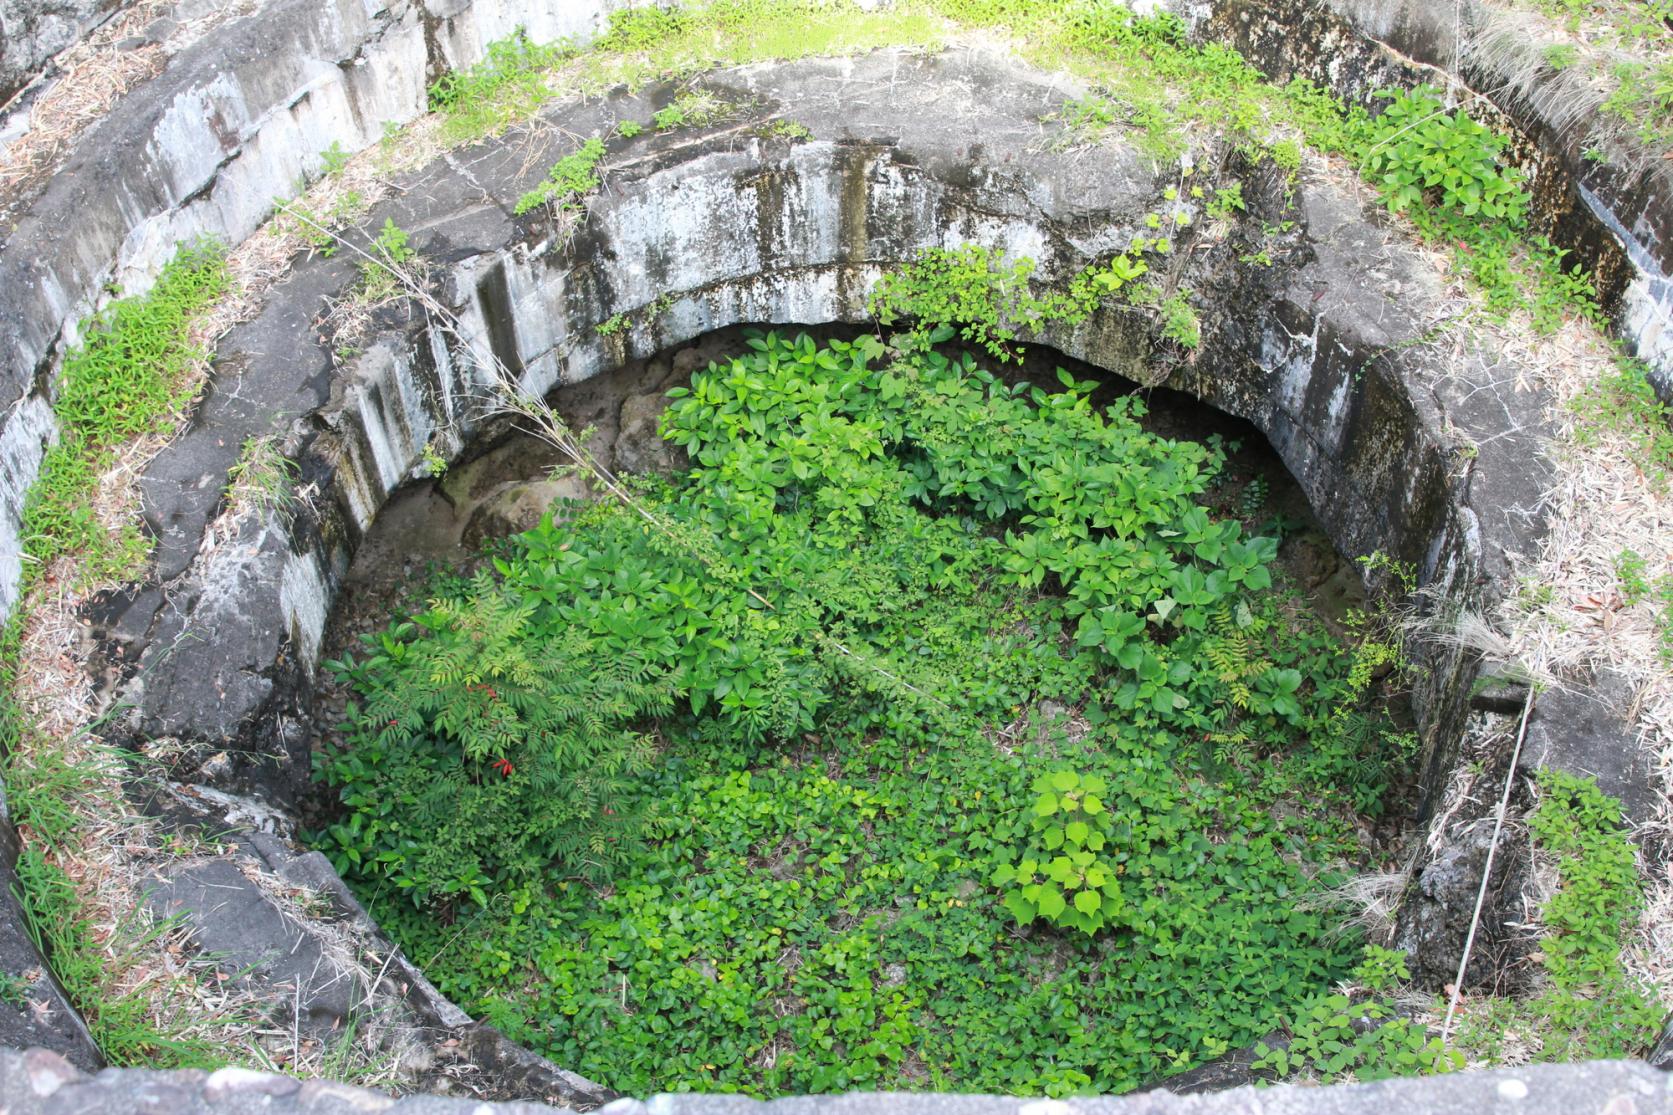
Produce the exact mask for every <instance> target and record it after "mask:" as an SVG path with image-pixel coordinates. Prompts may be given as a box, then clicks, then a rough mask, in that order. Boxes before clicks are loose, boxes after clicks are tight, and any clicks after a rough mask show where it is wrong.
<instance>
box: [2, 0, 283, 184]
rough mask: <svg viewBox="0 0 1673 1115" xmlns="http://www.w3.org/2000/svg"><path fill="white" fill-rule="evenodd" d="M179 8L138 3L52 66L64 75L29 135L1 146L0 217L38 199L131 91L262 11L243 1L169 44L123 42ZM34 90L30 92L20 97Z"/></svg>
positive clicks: (195, 23)
mask: <svg viewBox="0 0 1673 1115" xmlns="http://www.w3.org/2000/svg"><path fill="white" fill-rule="evenodd" d="M173 6H174V5H173V3H172V0H138V2H136V3H134V4H132V5H131V6H130V7H128V8H127V9H126V10H125V11H123V12H121V13H120V14H118V15H117V16H116V17H114V18H113V19H110V20H109V21H107V22H106V23H104V24H102V25H101V26H99V27H96V28H94V29H93V31H91V32H90V33H89V34H88V35H87V36H86V37H85V38H83V39H82V40H81V41H79V42H77V43H75V44H74V45H73V46H71V47H69V48H68V49H67V50H65V51H64V52H63V53H61V54H59V55H58V57H57V58H55V59H54V60H53V62H52V65H51V67H50V69H51V70H52V71H54V72H56V73H57V75H58V76H57V77H55V78H54V77H48V78H45V79H44V80H46V81H47V82H48V83H49V84H48V88H47V89H46V90H45V92H43V93H41V95H40V97H39V99H37V100H36V102H35V103H34V104H33V105H32V106H31V107H30V110H29V126H28V130H27V131H25V132H24V133H23V134H22V135H21V136H19V137H18V138H17V139H15V140H13V141H12V142H11V143H9V144H7V145H6V146H5V147H4V148H3V149H0V217H3V216H5V215H6V214H7V213H8V212H9V211H10V210H12V209H13V208H15V207H17V206H18V205H19V204H20V203H21V202H22V201H24V200H26V199H27V198H28V197H30V196H32V195H33V194H34V192H35V191H36V190H37V189H39V188H40V187H41V186H42V185H43V184H44V183H45V182H46V181H47V180H48V179H49V178H50V177H51V176H52V175H53V174H54V173H55V172H56V171H57V170H58V168H59V166H60V165H61V164H62V163H63V161H64V159H65V158H67V157H68V155H69V153H70V150H71V148H72V147H74V146H75V142H76V140H78V139H80V138H81V136H82V134H83V133H84V132H86V131H87V129H88V128H90V127H92V126H93V125H94V124H96V123H98V122H99V120H101V119H102V118H103V117H104V116H105V115H106V114H108V113H109V112H110V110H111V109H112V108H113V107H114V106H115V105H116V104H117V102H118V101H120V100H121V99H122V97H123V96H124V95H125V94H127V92H128V91H129V90H131V89H133V88H134V87H135V86H137V85H139V84H141V83H142V82H145V81H149V80H150V79H151V78H153V77H155V76H156V75H157V74H159V73H161V72H162V71H163V69H164V67H165V66H167V65H168V60H169V58H170V57H172V56H173V55H174V54H176V53H177V52H179V51H180V50H182V49H184V48H185V47H187V46H189V45H191V44H192V43H194V42H196V41H198V40H199V39H201V38H203V36H205V35H207V34H208V33H209V32H211V31H213V30H214V29H215V28H216V27H219V26H220V25H222V24H223V23H225V22H227V21H228V20H229V19H232V18H235V17H237V16H241V15H245V14H248V13H249V12H250V11H253V10H254V4H253V3H251V2H250V0H237V2H234V3H227V4H224V5H220V6H217V7H212V8H210V9H209V10H207V11H205V12H204V13H203V14H201V15H200V16H198V17H197V18H196V19H192V20H186V21H183V22H180V23H178V24H177V25H175V27H174V29H173V30H172V32H170V33H169V35H168V36H167V38H166V39H165V40H164V41H162V42H148V43H145V44H144V45H141V46H138V47H135V48H132V49H123V48H122V47H121V46H120V45H119V44H121V43H123V42H124V41H126V40H130V39H134V38H137V37H140V36H141V35H142V33H143V32H144V31H145V30H146V28H147V27H149V26H150V25H151V24H152V23H154V22H155V21H156V20H158V19H159V18H161V17H163V16H165V15H168V14H170V12H171V10H172V9H173ZM41 80H43V79H40V78H38V79H37V81H41ZM33 84H34V83H31V87H33ZM27 92H28V89H27V88H26V89H25V90H24V92H23V93H20V94H19V95H18V97H14V98H13V100H14V101H15V100H17V99H18V98H20V97H22V96H23V95H24V94H25V93H27ZM8 107H9V103H8V105H5V106H0V113H4V112H5V110H6V108H8Z"/></svg>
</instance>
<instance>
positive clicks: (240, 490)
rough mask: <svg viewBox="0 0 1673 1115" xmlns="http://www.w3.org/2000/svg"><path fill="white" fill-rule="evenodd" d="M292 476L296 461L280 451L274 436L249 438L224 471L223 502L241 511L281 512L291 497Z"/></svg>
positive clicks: (294, 471)
mask: <svg viewBox="0 0 1673 1115" xmlns="http://www.w3.org/2000/svg"><path fill="white" fill-rule="evenodd" d="M296 475H297V467H296V463H295V462H293V461H292V460H290V459H289V458H288V457H286V456H285V455H284V453H283V452H281V451H280V449H279V444H278V439H277V438H274V437H271V436H269V437H253V438H250V439H249V440H247V441H245V442H244V445H243V447H242V448H241V449H240V450H239V452H238V460H236V461H234V462H233V465H232V467H231V468H230V469H228V470H227V501H228V503H229V504H230V505H231V506H232V507H234V508H236V509H238V510H241V511H242V510H252V511H256V512H258V513H266V512H270V511H283V510H285V509H287V508H289V507H290V506H291V504H292V503H293V502H294V500H295V495H294V493H293V491H292V487H293V485H294V484H295V481H296Z"/></svg>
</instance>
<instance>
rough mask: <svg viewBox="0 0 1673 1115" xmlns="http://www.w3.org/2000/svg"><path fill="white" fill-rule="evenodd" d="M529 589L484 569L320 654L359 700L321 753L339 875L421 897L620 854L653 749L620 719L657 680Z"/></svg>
mask: <svg viewBox="0 0 1673 1115" xmlns="http://www.w3.org/2000/svg"><path fill="white" fill-rule="evenodd" d="M534 612H535V604H534V602H533V601H532V600H519V599H517V598H514V597H512V596H509V595H507V594H506V593H504V592H502V591H500V590H499V589H498V588H497V587H495V586H493V585H491V584H490V583H488V582H487V581H486V580H480V581H478V582H476V583H474V584H473V585H471V586H470V587H469V589H468V591H467V593H466V595H465V596H464V597H463V598H462V599H449V598H442V599H438V600H436V601H435V602H434V603H433V604H432V607H431V609H430V610H429V611H428V612H426V613H424V614H423V615H420V616H418V617H416V618H415V619H414V620H412V621H410V622H407V623H403V624H399V625H397V626H396V627H394V628H393V629H391V630H390V631H389V632H387V633H385V634H384V635H382V636H381V637H380V638H378V639H377V640H376V641H375V643H374V646H375V650H374V652H373V653H372V654H370V655H368V656H367V657H366V658H365V659H363V660H361V661H358V662H356V661H354V660H352V659H350V660H347V661H343V662H337V663H332V664H331V665H332V667H333V668H334V669H335V670H337V671H338V673H339V674H340V675H341V676H342V677H343V678H345V679H347V680H349V681H350V682H352V684H353V685H354V687H355V688H356V690H357V691H358V692H359V693H361V694H362V695H363V697H364V699H365V703H364V705H363V706H360V707H357V708H353V709H351V710H350V712H349V719H348V723H347V725H346V732H345V738H344V740H343V742H342V744H341V745H340V746H337V747H333V748H330V749H328V750H326V751H325V752H324V753H323V754H322V756H321V759H320V763H319V777H320V778H321V780H322V781H324V782H325V783H326V784H327V785H329V786H331V787H333V788H335V789H337V790H338V796H339V800H340V801H341V802H342V803H343V804H344V805H345V806H347V807H348V809H349V813H348V817H347V819H346V820H344V821H342V822H339V823H336V824H333V825H331V826H330V827H329V828H328V829H327V830H326V833H325V840H326V847H327V850H328V852H329V853H330V855H331V858H332V860H333V862H334V863H335V864H336V865H337V867H338V869H339V870H340V871H342V872H343V873H344V874H345V875H349V876H351V877H356V878H361V879H366V880H368V881H385V882H388V883H390V884H392V885H393V886H394V887H396V888H397V889H398V890H400V891H402V892H405V893H407V894H408V895H410V897H411V899H412V901H413V902H414V903H417V904H424V903H427V902H430V901H432V900H446V899H452V898H456V897H459V896H461V895H463V896H468V897H469V898H470V899H472V900H473V901H475V902H477V903H479V904H481V903H486V902H487V900H488V895H489V892H490V891H498V890H501V889H505V888H507V887H512V886H517V885H523V884H526V883H528V882H529V881H531V880H534V879H539V878H541V877H543V875H544V873H545V872H547V871H548V870H549V869H551V868H554V867H555V868H556V869H557V870H560V871H564V872H574V873H578V874H583V875H591V876H597V875H599V874H601V873H602V872H603V871H604V870H605V869H606V868H607V867H608V866H610V865H611V864H613V863H619V862H622V861H623V860H624V858H625V857H626V856H627V855H628V854H629V849H630V844H631V841H632V840H633V839H634V838H635V837H636V836H637V834H638V827H639V821H640V816H639V813H638V809H637V806H636V804H635V799H634V794H633V791H634V789H635V785H634V779H635V776H637V775H639V774H641V773H643V772H644V770H645V769H646V766H647V764H648V762H649V759H650V754H651V745H650V741H649V739H648V738H647V737H646V736H644V735H643V734H641V733H639V732H636V731H634V730H633V728H632V727H631V725H632V724H633V723H634V722H635V721H636V720H638V719H639V718H641V717H644V716H648V715H654V714H656V713H658V712H661V711H665V710H666V708H667V706H668V701H669V689H668V686H667V685H666V683H665V682H664V681H663V680H662V679H661V678H660V677H659V676H658V675H657V672H656V671H655V670H654V669H653V668H651V667H650V666H649V665H647V664H646V663H645V662H643V660H642V659H640V658H639V657H638V656H636V655H634V654H633V653H631V652H629V653H626V654H621V655H612V656H610V657H607V658H606V657H601V656H600V655H599V648H598V647H597V645H596V644H595V642H594V641H593V640H591V639H588V638H587V637H586V636H585V635H584V634H583V633H581V632H580V631H577V630H575V629H569V628H553V627H551V626H545V627H541V626H536V625H533V624H531V622H530V621H531V619H532V617H533V615H534Z"/></svg>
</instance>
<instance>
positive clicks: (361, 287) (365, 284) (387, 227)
mask: <svg viewBox="0 0 1673 1115" xmlns="http://www.w3.org/2000/svg"><path fill="white" fill-rule="evenodd" d="M408 240H409V237H408V235H407V231H406V229H404V228H402V227H401V226H399V225H397V224H396V223H395V221H394V220H393V219H392V218H389V217H385V218H384V220H383V227H382V228H381V229H379V230H378V234H377V236H375V237H373V239H372V243H371V244H370V245H369V246H368V248H367V251H366V254H365V256H363V257H362V258H361V260H360V282H359V283H358V284H357V285H356V287H355V298H356V300H357V301H359V302H360V303H362V304H376V303H378V302H384V301H387V300H389V299H391V298H394V297H395V296H396V295H397V294H398V293H400V291H401V289H402V277H401V274H400V271H401V269H402V268H404V267H406V266H407V265H408V264H410V263H412V262H413V261H414V260H416V259H417V258H418V252H417V251H416V250H415V249H414V248H413V247H412V245H411V244H410V243H409V242H408Z"/></svg>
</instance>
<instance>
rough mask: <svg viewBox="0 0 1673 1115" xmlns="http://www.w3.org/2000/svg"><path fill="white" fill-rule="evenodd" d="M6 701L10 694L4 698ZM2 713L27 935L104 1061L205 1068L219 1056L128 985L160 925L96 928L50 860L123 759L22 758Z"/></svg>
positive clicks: (100, 807)
mask: <svg viewBox="0 0 1673 1115" xmlns="http://www.w3.org/2000/svg"><path fill="white" fill-rule="evenodd" d="M8 704H9V702H8ZM5 719H6V721H7V723H6V725H5V727H6V732H7V735H8V736H9V737H10V738H8V739H6V740H5V741H4V743H5V744H6V746H5V747H4V748H0V753H4V754H6V755H8V756H9V757H8V759H7V760H6V761H5V763H4V765H3V767H0V779H3V781H4V784H5V787H6V802H7V807H8V809H9V810H10V812H11V817H12V821H13V822H14V823H15V824H16V825H17V827H18V831H19V832H20V833H22V834H24V842H23V847H22V849H21V851H20V853H19V855H18V860H17V878H18V883H19V888H18V892H17V893H18V898H19V900H20V901H21V902H22V904H23V909H24V917H25V919H26V922H27V928H28V930H29V933H30V935H31V936H32V937H33V938H34V940H35V944H36V947H37V948H39V949H40V950H41V952H42V954H43V955H44V956H46V957H47V958H48V960H49V962H50V964H51V967H52V972H53V975H54V976H56V977H57V979H58V983H59V986H61V987H62V988H63V989H64V993H65V995H66V996H67V997H68V999H69V1001H70V1003H71V1004H72V1005H73V1006H74V1007H75V1008H76V1010H77V1012H78V1013H79V1014H80V1015H81V1017H82V1019H83V1020H84V1021H85V1022H86V1023H87V1029H88V1032H89V1033H90V1034H92V1036H93V1040H94V1042H95V1043H96V1044H97V1045H98V1047H99V1050H100V1052H102V1053H103V1054H104V1056H105V1058H106V1060H108V1061H109V1062H110V1063H111V1064H113V1065H139V1066H145V1067H148V1068H184V1067H194V1068H197V1067H203V1068H213V1067H216V1066H218V1065H220V1064H222V1063H223V1062H224V1058H223V1057H221V1056H218V1054H217V1051H216V1050H215V1049H213V1048H212V1047H211V1046H209V1045H208V1043H206V1042H203V1041H201V1040H199V1039H197V1038H195V1037H192V1036H190V1035H189V1034H188V1033H187V1032H186V1029H185V1027H184V1025H183V1023H181V1022H168V1023H164V1024H162V1025H159V1024H158V1023H157V1022H156V1021H155V1020H153V1018H152V1015H151V1003H150V1001H149V999H148V998H147V997H146V996H145V995H144V994H143V993H140V992H137V991H134V990H130V989H129V985H130V983H131V980H132V976H133V969H134V967H135V964H136V960H135V955H136V953H137V951H138V950H139V949H140V948H142V947H143V946H145V945H146V944H148V943H150V942H151V941H152V940H154V939H155V938H156V937H157V936H158V935H159V934H160V933H161V932H163V930H164V929H166V928H167V927H166V926H162V927H156V928H152V929H150V930H148V931H142V930H141V929H140V928H139V927H138V926H137V925H133V924H121V925H118V926H116V927H115V928H114V930H113V931H112V933H111V934H110V937H109V939H100V938H99V937H97V936H95V933H94V929H93V922H92V921H91V920H90V919H89V918H88V916H87V913H86V911H85V910H84V908H83V907H82V904H81V898H80V896H79V894H78V893H77V889H76V884H75V882H74V880H72V878H71V877H70V875H69V874H68V873H67V872H66V871H65V869H64V867H63V866H62V865H61V863H60V862H59V859H58V856H59V854H60V853H72V854H73V853H78V852H80V851H81V849H80V847H79V844H80V841H81V839H82V838H83V833H82V830H81V827H80V818H81V815H82V814H83V813H84V812H86V811H88V810H92V811H96V812H108V805H109V803H108V801H107V800H106V799H105V797H104V794H105V793H107V792H108V791H106V790H104V789H102V788H101V783H104V782H107V781H108V780H110V779H112V778H115V777H118V776H119V775H120V773H121V771H122V768H123V765H124V761H125V760H124V759H123V757H122V756H120V755H119V754H118V753H116V752H114V751H108V750H104V749H98V748H95V749H94V750H93V751H92V753H91V758H89V759H87V760H85V761H83V762H70V761H67V760H65V759H64V758H62V757H61V756H59V755H58V754H57V753H55V752H53V751H51V750H49V749H45V748H31V749H30V753H29V757H28V758H22V757H20V755H19V751H18V748H17V743H18V732H20V731H22V730H26V729H23V728H22V726H21V725H18V724H17V723H16V721H17V717H16V714H15V711H14V710H11V709H8V711H7V713H6V715H5Z"/></svg>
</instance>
